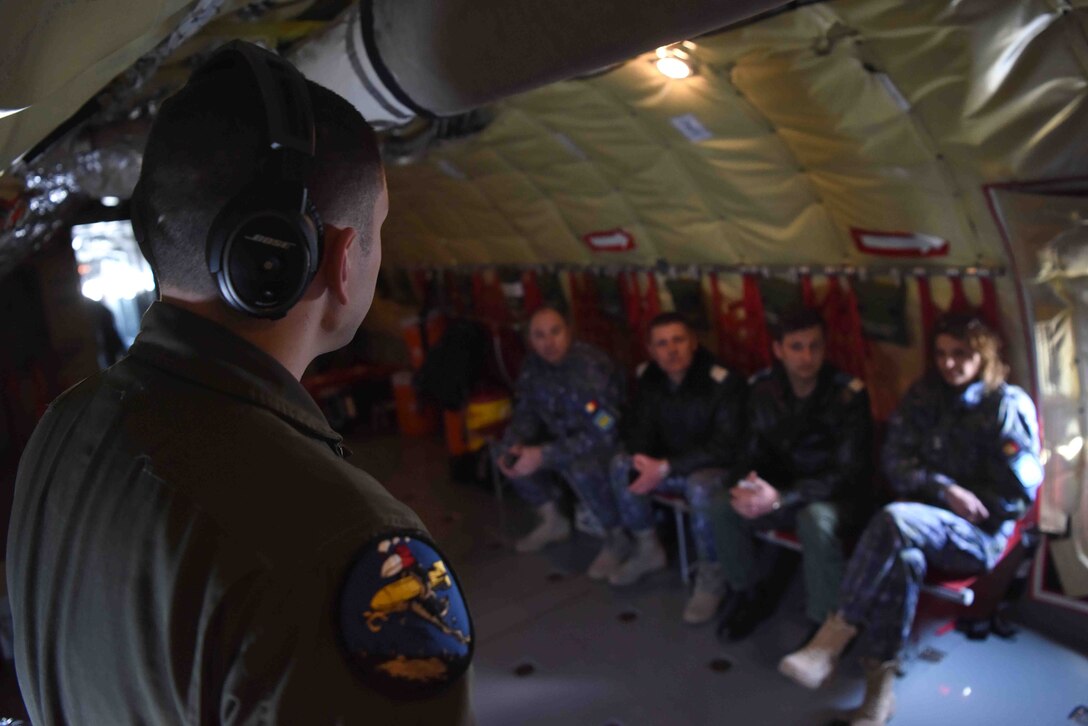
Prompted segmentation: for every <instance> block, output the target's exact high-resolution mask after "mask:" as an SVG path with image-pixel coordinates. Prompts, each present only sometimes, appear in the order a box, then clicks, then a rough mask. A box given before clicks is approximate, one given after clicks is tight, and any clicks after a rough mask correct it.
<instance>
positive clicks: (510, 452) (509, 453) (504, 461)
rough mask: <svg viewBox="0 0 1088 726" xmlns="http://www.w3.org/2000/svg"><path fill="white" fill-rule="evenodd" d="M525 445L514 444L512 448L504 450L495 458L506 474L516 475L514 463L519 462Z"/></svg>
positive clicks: (509, 475) (500, 468)
mask: <svg viewBox="0 0 1088 726" xmlns="http://www.w3.org/2000/svg"><path fill="white" fill-rule="evenodd" d="M524 448H525V447H524V446H522V445H521V444H514V445H512V446H511V447H510V448H508V449H506V451H503V452H502V453H501V454H499V455H498V457H497V458H496V459H495V463H496V464H498V466H499V471H501V472H502V473H503V474H505V475H506V476H508V477H510V478H513V477H514V465H515V464H517V462H518V459H519V458H520V457H521V452H522V450H523V449H524Z"/></svg>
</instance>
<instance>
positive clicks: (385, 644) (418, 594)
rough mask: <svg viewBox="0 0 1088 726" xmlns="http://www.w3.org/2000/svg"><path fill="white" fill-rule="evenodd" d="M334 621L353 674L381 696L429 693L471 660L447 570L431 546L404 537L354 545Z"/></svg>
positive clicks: (468, 626) (464, 611)
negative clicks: (353, 556)
mask: <svg viewBox="0 0 1088 726" xmlns="http://www.w3.org/2000/svg"><path fill="white" fill-rule="evenodd" d="M339 624H340V633H341V637H342V638H343V642H344V646H345V648H346V649H347V652H348V654H349V656H350V658H351V660H352V663H353V665H354V666H355V670H356V672H357V673H358V674H359V675H360V676H361V677H362V678H363V680H364V681H366V683H367V685H369V686H371V687H372V688H374V690H376V691H378V692H380V693H383V694H385V695H388V696H392V697H398V698H412V697H416V696H421V695H427V694H429V693H434V692H435V691H438V690H440V689H441V688H442V687H444V686H446V685H448V684H450V683H452V682H454V681H455V680H457V679H458V678H459V677H460V676H461V675H462V674H463V673H464V672H465V670H466V669H467V668H468V666H469V663H470V662H471V660H472V650H473V642H472V641H473V633H472V621H471V619H470V617H469V614H468V607H467V606H466V605H465V599H464V597H463V596H462V595H461V590H460V588H459V587H458V585H457V581H456V580H455V579H454V576H453V573H451V572H450V571H449V568H447V567H446V563H445V561H444V560H443V558H442V556H441V555H440V554H439V553H438V551H437V550H436V549H435V548H434V546H433V545H431V544H430V543H428V542H427V541H426V540H422V539H417V538H415V537H414V536H411V535H408V534H401V535H393V536H387V537H383V538H382V539H379V540H374V541H372V542H370V543H369V544H368V545H367V546H366V547H364V548H363V549H362V550H360V552H359V554H358V556H357V558H356V560H355V562H354V563H353V564H352V566H351V568H350V570H349V571H348V576H347V579H346V580H345V581H344V587H343V590H342V591H341V594H340V613H339Z"/></svg>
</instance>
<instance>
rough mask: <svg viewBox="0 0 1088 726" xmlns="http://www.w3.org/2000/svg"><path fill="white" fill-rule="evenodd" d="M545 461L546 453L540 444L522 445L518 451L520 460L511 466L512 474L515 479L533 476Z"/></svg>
mask: <svg viewBox="0 0 1088 726" xmlns="http://www.w3.org/2000/svg"><path fill="white" fill-rule="evenodd" d="M543 463H544V454H543V452H542V451H541V449H540V447H539V446H522V447H520V451H519V453H518V460H517V462H515V463H514V466H512V467H510V474H507V476H510V477H512V478H514V479H521V478H522V477H526V476H531V475H533V474H535V473H536V471H537V469H539V468H540V465H541V464H543Z"/></svg>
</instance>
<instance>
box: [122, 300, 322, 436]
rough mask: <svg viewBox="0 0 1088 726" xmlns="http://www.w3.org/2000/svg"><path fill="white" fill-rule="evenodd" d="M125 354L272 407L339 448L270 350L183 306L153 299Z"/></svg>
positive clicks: (316, 410) (310, 400) (303, 391)
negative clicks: (259, 346) (265, 349)
mask: <svg viewBox="0 0 1088 726" xmlns="http://www.w3.org/2000/svg"><path fill="white" fill-rule="evenodd" d="M130 354H131V355H132V356H133V357H135V358H138V359H141V360H144V361H147V362H148V363H150V364H152V365H154V366H156V367H157V368H161V369H163V370H166V371H168V372H170V373H173V374H175V375H178V376H181V377H182V378H186V379H188V380H190V381H193V382H194V383H196V384H198V385H201V386H204V387H206V388H211V389H213V390H216V391H219V392H220V393H224V394H226V395H228V396H232V397H234V398H241V399H244V400H246V401H249V402H251V403H253V404H255V405H257V406H261V407H262V408H266V409H268V410H269V411H272V412H273V413H275V414H276V415H277V416H279V417H280V418H282V419H284V420H285V421H287V422H288V423H289V424H291V425H292V426H294V427H295V428H297V429H300V430H301V431H303V432H304V433H306V434H308V435H310V436H314V437H317V438H320V439H323V440H325V441H326V442H328V444H329V445H330V446H332V447H333V448H334V450H336V451H337V453H341V451H342V447H341V446H340V442H341V441H342V438H343V437H341V436H340V434H338V433H336V432H335V431H333V430H332V428H331V427H330V426H329V423H328V421H327V420H326V419H325V416H324V414H322V413H321V409H320V408H318V406H317V404H316V403H315V402H314V400H313V398H312V397H311V396H310V394H309V393H307V391H306V389H305V388H303V387H302V384H301V383H299V382H298V380H296V379H295V377H294V376H293V375H291V373H290V372H289V371H288V370H287V369H286V368H284V367H283V365H281V364H280V362H279V361H277V360H276V359H275V358H273V357H272V356H270V355H268V354H267V353H265V352H264V351H262V350H260V349H259V348H257V347H256V346H254V345H253V344H252V343H250V342H248V341H246V340H243V339H242V338H240V337H238V336H237V335H235V334H234V333H232V332H231V331H229V330H227V329H226V328H224V327H223V326H221V325H219V324H217V323H214V322H212V321H211V320H208V319H207V318H204V317H201V316H199V315H197V314H195V313H191V312H189V311H188V310H183V309H182V308H179V307H176V306H174V305H170V304H169V303H164V302H156V303H153V304H152V305H151V307H150V308H148V310H147V313H145V314H144V317H143V321H142V322H141V325H140V334H139V335H138V336H137V337H136V342H135V343H133V345H132V349H131V350H130Z"/></svg>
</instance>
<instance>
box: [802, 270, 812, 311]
mask: <svg viewBox="0 0 1088 726" xmlns="http://www.w3.org/2000/svg"><path fill="white" fill-rule="evenodd" d="M801 303H802V304H803V305H804V306H805V307H806V308H814V307H816V291H815V290H814V289H813V288H812V275H809V274H808V273H805V274H803V275H801Z"/></svg>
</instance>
